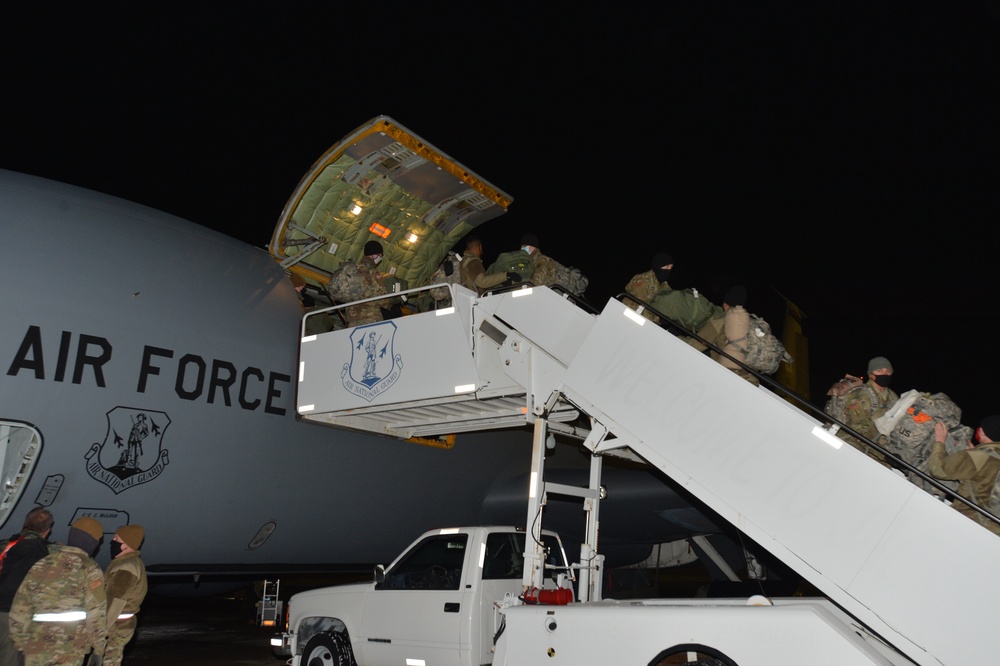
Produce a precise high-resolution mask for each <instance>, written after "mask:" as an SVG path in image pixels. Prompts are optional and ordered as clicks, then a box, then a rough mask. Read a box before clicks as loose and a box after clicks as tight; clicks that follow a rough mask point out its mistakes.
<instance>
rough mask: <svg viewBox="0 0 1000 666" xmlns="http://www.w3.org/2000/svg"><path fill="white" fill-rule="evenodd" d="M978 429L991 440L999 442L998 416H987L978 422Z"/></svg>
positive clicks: (999, 418) (999, 419)
mask: <svg viewBox="0 0 1000 666" xmlns="http://www.w3.org/2000/svg"><path fill="white" fill-rule="evenodd" d="M979 427H980V428H982V429H983V432H984V433H986V436H987V437H989V438H990V439H991V440H993V441H994V442H1000V414H995V415H993V416H987V417H986V418H985V419H983V420H982V421H980V422H979Z"/></svg>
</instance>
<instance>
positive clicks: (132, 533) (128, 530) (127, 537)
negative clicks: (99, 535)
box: [115, 525, 146, 550]
mask: <svg viewBox="0 0 1000 666" xmlns="http://www.w3.org/2000/svg"><path fill="white" fill-rule="evenodd" d="M115 536H117V537H118V538H119V539H121V540H122V541H124V542H125V543H126V544H128V547H129V548H131V549H132V550H139V546H141V545H142V540H143V539H144V538H145V537H146V531H145V530H143V529H142V525H122V526H121V527H119V528H118V530H117V531H116V532H115Z"/></svg>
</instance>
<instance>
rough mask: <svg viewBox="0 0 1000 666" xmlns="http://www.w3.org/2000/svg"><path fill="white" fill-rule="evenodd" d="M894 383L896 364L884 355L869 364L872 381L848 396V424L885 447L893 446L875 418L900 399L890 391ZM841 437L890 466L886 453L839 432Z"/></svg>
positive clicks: (845, 410)
mask: <svg viewBox="0 0 1000 666" xmlns="http://www.w3.org/2000/svg"><path fill="white" fill-rule="evenodd" d="M891 381H892V363H890V362H889V359H887V358H886V357H884V356H876V357H875V358H873V359H872V360H870V361H869V362H868V381H866V382H865V383H864V384H862V385H861V386H858V387H856V388H853V389H851V390H850V392H848V393H847V395H845V396H844V414H845V416H844V425H846V426H848V427H849V428H851V429H852V430H854V431H855V432H858V433H860V434H861V435H864V436H865V437H866V438H868V439H870V440H871V441H873V442H875V443H876V444H880V445H883V446H885V445H886V444H888V443H889V438H888V437H886V436H885V435H883V434H882V433H880V432H879V431H878V428H877V427H876V426H875V419H877V418H879V417H880V416H882V415H883V414H885V413H886V411H888V410H889V408H890V407H892V406H893V405H895V404H896V401H897V400H899V396H898V395H896V392H895V391H893V390H892V389H891V388H889V384H890V382H891ZM837 436H838V437H840V438H841V439H843V440H844V441H846V442H847V443H848V444H850V445H851V446H853V447H854V448H856V449H858V450H859V451H862V452H864V453H867V454H868V455H869V456H871V457H872V458H874V459H875V460H877V461H879V462H880V463H882V464H883V465H886V466H887V467H888V466H889V463H888V462H886V459H885V456H884V455H883V454H882V453H880V452H878V451H876V450H874V449H870V448H869V447H867V446H865V445H864V444H863V443H862V442H861V441H860V440H859V439H858V438H856V437H853V436H852V435H850V434H849V433H847V432H845V431H843V430H841V431H840V432H838V433H837Z"/></svg>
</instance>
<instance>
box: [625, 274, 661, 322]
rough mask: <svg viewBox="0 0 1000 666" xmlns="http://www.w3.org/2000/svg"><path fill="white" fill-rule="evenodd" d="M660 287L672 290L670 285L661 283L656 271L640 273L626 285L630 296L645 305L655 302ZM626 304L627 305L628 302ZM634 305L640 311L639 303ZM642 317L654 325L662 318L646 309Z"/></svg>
mask: <svg viewBox="0 0 1000 666" xmlns="http://www.w3.org/2000/svg"><path fill="white" fill-rule="evenodd" d="M660 286H665V287H666V288H667V289H669V288H670V285H669V284H667V283H666V282H660V281H659V280H658V279H657V278H656V271H654V270H652V269H650V270H648V271H646V272H645V273H639V274H638V275H635V276H633V277H632V279H631V280H629V281H628V284H627V285H625V292H626V293H627V294H629V295H630V296H634V297H635V298H637V299H638V300H640V301H643V302H644V303H649V302H651V301H652V300H653V296H654V295H655V294H656V292H657V290H659V288H660ZM625 303H626V305H627V304H628V301H626V302H625ZM632 305H633V307H632V309H633V310H635V309H638V306H639V304H638V303H633V304H632ZM642 316H643V317H645V318H646V319H648V320H650V321H651V322H653V323H654V324H659V323H660V318H659V317H657V316H656V315H655V314H653V313H652V312H650V311H649V310H645V309H644V310H643V311H642Z"/></svg>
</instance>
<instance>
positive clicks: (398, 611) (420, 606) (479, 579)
mask: <svg viewBox="0 0 1000 666" xmlns="http://www.w3.org/2000/svg"><path fill="white" fill-rule="evenodd" d="M542 543H543V546H544V550H545V553H546V555H545V565H544V569H545V574H544V576H545V578H544V580H545V585H544V587H545V590H546V592H544V593H541V592H540V593H539V596H543V595H549V596H551V595H558V596H560V597H562V598H565V599H566V600H568V598H569V597H570V596H572V595H571V593H570V590H569V589H568V588H567V587H566V585H567V580H568V576H569V572H570V568H569V566H568V563H567V559H566V553H565V551H564V549H563V546H562V542H561V541H560V540H559V537H558V536H557V535H556V534H554V533H552V532H543V533H542ZM524 553H525V531H524V529H523V528H515V527H499V526H491V527H482V526H480V527H459V528H453V529H440V530H433V531H430V532H426V533H424V534H423V535H421V536H420V538H418V539H417V540H416V541H414V542H413V544H412V545H410V546H409V547H408V548H407V549H406V550H405V551H403V553H402V554H401V555H400V556H399V557H397V558H396V560H395V561H394V562H393V563H392V564H391V565H389V567H388V569H385V568H383V567H382V566H381V565H379V566H377V567H376V568H375V580H374V581H373V582H371V583H358V584H348V585H336V586H332V587H324V588H320V589H316V590H309V591H306V592H300V593H298V594H296V595H294V596H292V598H291V599H290V600H289V603H288V627H287V631H286V632H285V633H283V634H281V635H280V636H276V637H275V639H274V640H273V641H272V647H273V648H274V650H275V652H276V654H279V655H283V656H291V657H292V659H291V662H290V663H291V665H292V666H354V665H355V664H356V665H357V666H380V665H383V664H384V665H389V664H392V665H393V666H398V665H399V664H442V665H448V666H480V665H482V664H490V663H492V662H493V655H494V649H495V643H496V640H497V638H498V637H499V635H500V634H501V633H503V630H504V616H503V615H502V614H501V613H500V609H501V607H505V606H507V605H510V604H511V603H512V602H513V603H517V601H516V600H517V599H518V598H519V597H522V595H523V590H524V586H523V584H522V580H523V577H524ZM529 601H530V600H529Z"/></svg>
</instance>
